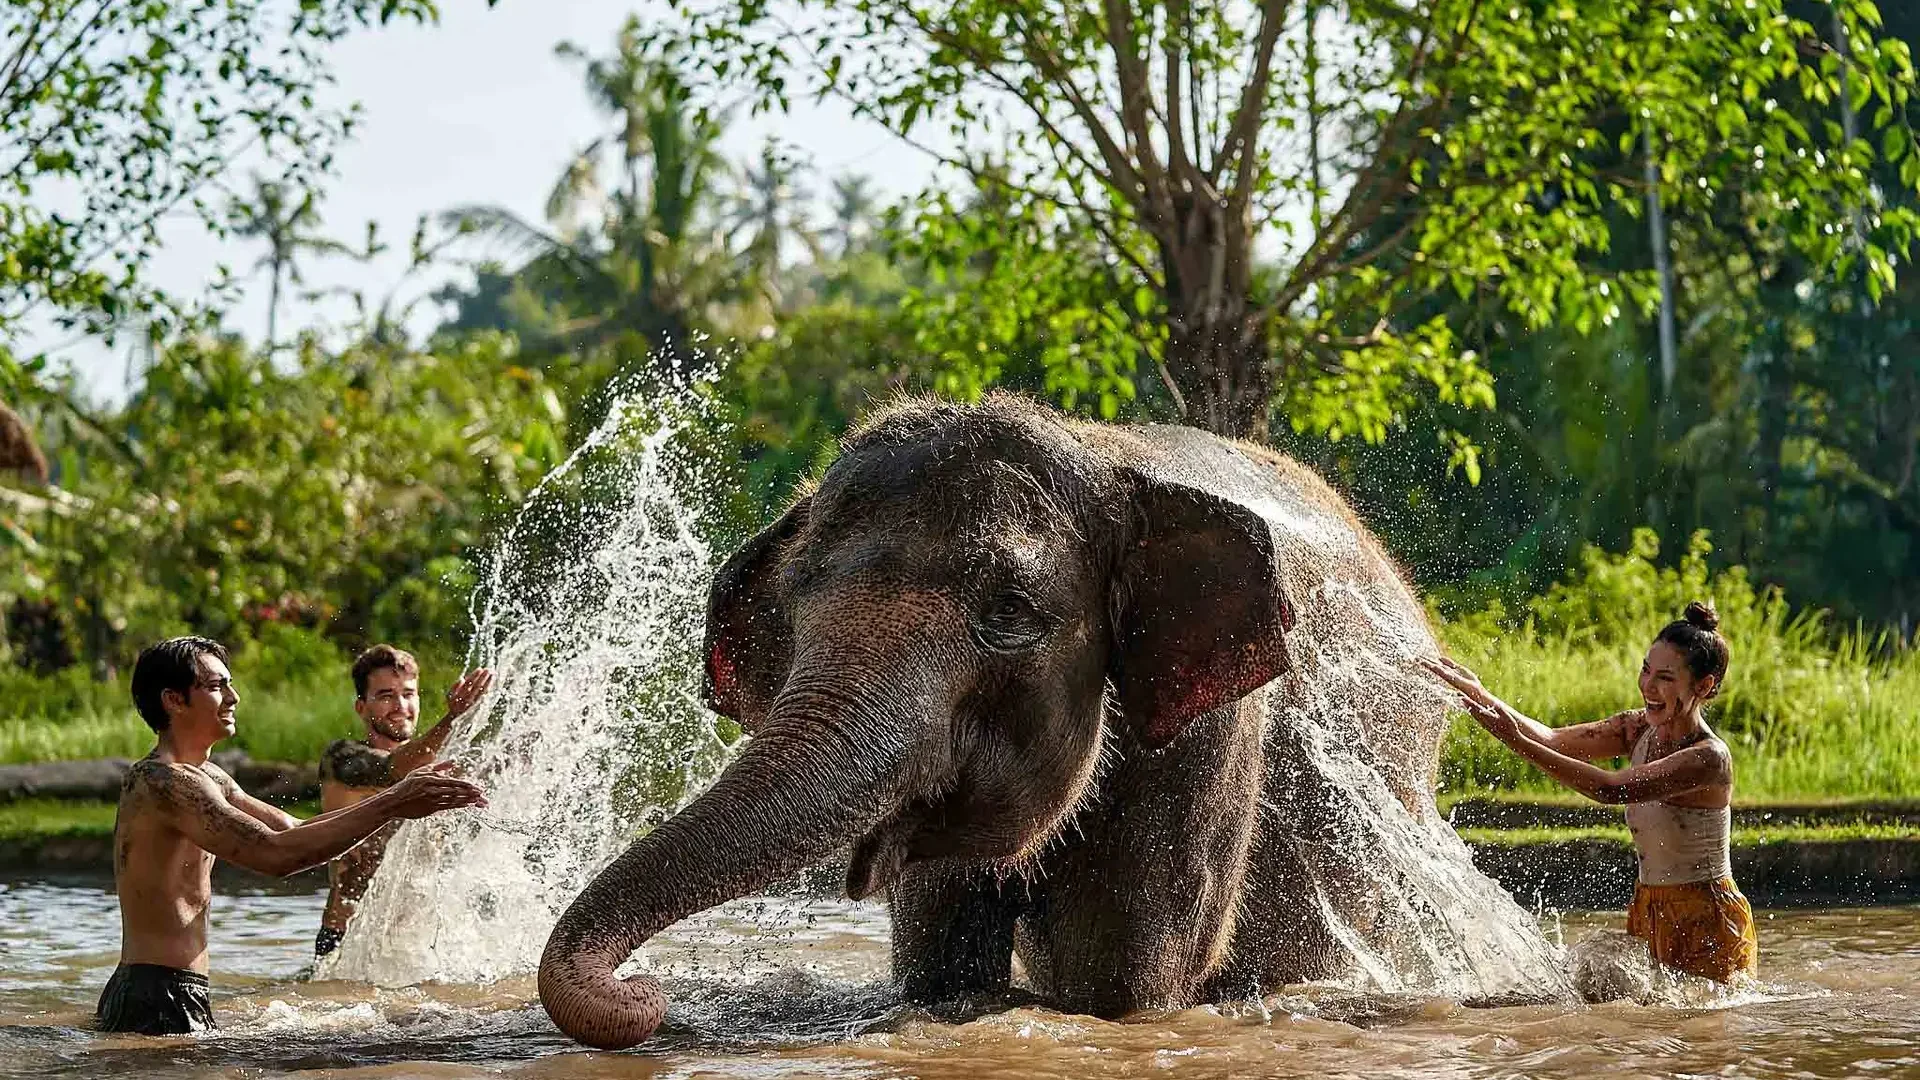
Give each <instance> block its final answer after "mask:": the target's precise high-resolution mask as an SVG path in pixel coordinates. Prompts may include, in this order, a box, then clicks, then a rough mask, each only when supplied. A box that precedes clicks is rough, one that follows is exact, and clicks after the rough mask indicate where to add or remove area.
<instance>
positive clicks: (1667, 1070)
mask: <svg viewBox="0 0 1920 1080" xmlns="http://www.w3.org/2000/svg"><path fill="white" fill-rule="evenodd" d="M321 899H322V898H321V897H320V896H318V895H295V896H273V895H250V896H232V897H222V898H220V900H219V901H218V902H217V903H216V906H215V909H214V910H215V918H214V927H213V936H214V941H215V947H216V952H215V964H216V971H215V975H214V990H215V1013H216V1015H217V1017H218V1019H219V1021H220V1024H221V1029H220V1031H219V1032H218V1033H216V1034H213V1035H208V1036H202V1037H190V1038H179V1039H147V1038H141V1037H138V1036H104V1035H98V1034H94V1033H92V1032H90V1031H88V1030H87V1023H88V1020H89V1018H90V1016H91V1011H92V1007H93V1002H94V999H95V996H96V995H97V994H98V992H99V988H100V986H101V984H102V983H103V982H104V981H105V980H106V977H107V974H108V972H109V971H110V970H111V968H112V966H113V961H114V954H115V950H116V948H117V944H118V943H117V932H118V931H117V925H118V924H117V920H116V913H115V910H114V906H113V898H112V897H111V896H109V895H108V894H107V893H106V892H104V891H103V890H101V889H99V888H82V887H73V886H55V885H44V884H12V885H6V886H0V1075H8V1076H30V1077H67V1076H74V1077H78V1076H86V1077H93V1076H139V1077H156V1078H186V1077H195V1078H200V1077H236V1078H237V1077H247V1078H264V1077H283V1076H292V1075H299V1076H303V1077H368V1078H372V1077H467V1076H494V1077H515V1078H520V1077H524V1078H549V1077H551V1078H581V1080H589V1078H591V1080H611V1078H627V1077H655V1076H659V1077H699V1076H745V1077H787V1076H843V1077H910V1076H911V1077H928V1078H946V1077H951V1078H956V1080H991V1078H996V1077H1048V1076H1058V1077H1071V1078H1073V1080H1088V1078H1094V1077H1108V1076H1116V1077H1118V1076H1148V1075H1156V1076H1157V1075H1163V1074H1167V1073H1171V1074H1174V1075H1179V1076H1250V1075H1260V1076H1303V1077H1306V1076H1311V1077H1316V1078H1331V1077H1347V1076H1351V1077H1367V1078H1391V1077H1422V1078H1425V1077H1512V1076H1526V1077H1585V1076H1590V1075H1595V1074H1597V1073H1599V1072H1601V1071H1602V1070H1605V1071H1606V1072H1607V1074H1608V1075H1610V1076H1623V1077H1633V1076H1646V1077H1655V1076H1659V1077H1667V1076H1674V1075H1686V1074H1691V1075H1696V1076H1698V1075H1711V1076H1738V1077H1767V1078H1773V1077H1779V1078H1789V1077H1796V1078H1797V1077H1840V1076H1861V1077H1903V1076H1920V909H1915V908H1862V909H1836V910H1827V911H1793V912H1772V913H1762V915H1761V919H1762V922H1761V943H1762V950H1763V964H1762V975H1763V977H1764V980H1763V983H1762V984H1761V985H1760V986H1759V987H1757V988H1751V989H1748V990H1745V991H1742V992H1739V993H1735V994H1732V995H1712V994H1704V993H1701V992H1700V988H1698V987H1695V988H1685V987H1682V988H1678V989H1672V988H1670V989H1667V990H1664V991H1661V992H1660V993H1659V994H1657V995H1656V997H1661V998H1663V999H1664V1001H1665V1003H1664V1004H1630V1003H1624V1002H1622V1003H1615V1004H1609V1005H1600V1006H1592V1007H1558V1006H1554V1007H1548V1006H1525V1007H1510V1008H1467V1007H1463V1006H1461V1005H1459V1004H1458V1003H1455V1002H1451V1001H1446V1000H1438V999H1422V998H1415V997H1383V996H1378V995H1375V996H1363V995H1353V994H1347V993H1343V992H1341V991H1339V990H1338V989H1336V988H1330V987H1302V988H1296V989H1295V990H1294V991H1293V992H1291V993H1286V994H1280V995H1275V996H1274V997H1271V998H1269V999H1267V1000H1266V1001H1265V1002H1263V1003H1257V1004H1255V1003H1249V1004H1245V1005H1237V1006H1233V1007H1223V1008H1208V1009H1193V1010H1188V1011H1185V1012H1179V1013H1172V1014H1163V1015H1155V1016H1149V1017H1142V1018H1136V1019H1134V1020H1132V1021H1130V1022H1127V1023H1107V1022H1102V1021H1097V1020H1092V1019H1088V1018H1085V1017H1079V1016H1063V1015H1061V1014H1058V1013H1055V1012H1052V1011H1049V1010H1046V1009H1041V1008H1035V1007H1031V1006H1023V1005H1021V1004H1019V1003H1017V1002H1016V1003H1012V1004H1010V1005H1009V1004H1007V1003H995V1005H994V1007H992V1008H991V1009H984V1010H982V1011H981V1012H980V1014H979V1015H976V1016H973V1017H971V1018H969V1017H967V1016H941V1017H935V1016H930V1015H928V1014H926V1013H925V1012H923V1011H920V1010H918V1009H915V1008H911V1007H907V1006H904V1005H902V1004H901V1003H900V1002H899V1001H898V1000H897V998H896V997H895V995H894V994H893V992H892V991H891V989H890V988H889V987H888V986H887V985H886V984H885V973H886V934H887V919H886V913H885V910H884V909H883V908H880V907H878V906H875V905H871V904H849V903H845V902H839V901H823V900H809V899H802V898H777V899H750V900H745V901H739V902H736V903H734V904H730V905H727V906H726V907H725V908H722V909H719V910H717V911H716V912H712V913H709V914H708V915H706V916H703V917H701V918H699V919H695V920H690V921H688V922H687V923H683V924H682V925H680V926H678V927H675V928H674V929H673V930H672V931H670V932H669V933H667V934H665V935H662V937H661V938H660V939H659V940H658V941H657V942H656V943H655V944H654V945H652V946H650V947H649V950H648V961H647V962H648V964H649V966H651V967H652V968H653V969H654V970H655V971H656V972H658V973H660V974H662V975H664V976H665V977H666V980H667V984H668V986H669V988H670V990H671V991H672V992H673V994H674V1006H673V1009H672V1010H671V1011H670V1013H669V1016H668V1023H667V1026H666V1027H665V1028H663V1030H662V1033H661V1036H660V1037H659V1038H658V1039H657V1040H656V1041H655V1042H654V1043H653V1044H651V1045H650V1046H649V1047H648V1048H647V1050H646V1051H645V1052H643V1053H628V1054H598V1053H588V1052H583V1051H581V1050H579V1049H578V1048H577V1047H574V1046H573V1045H571V1044H569V1043H568V1042H567V1041H566V1040H565V1039H563V1038H562V1037H561V1036H560V1035H559V1034H558V1033H557V1032H556V1031H555V1030H554V1029H553V1027H552V1025H550V1024H549V1023H548V1022H547V1019H546V1017H545V1015H544V1014H543V1013H542V1012H541V1011H540V1008H539V1006H538V1004H537V1003H536V1002H535V1001H534V1000H533V987H532V985H531V981H530V980H527V979H509V980H505V981H501V982H498V983H494V984H492V985H489V986H445V985H430V986H425V987H418V988H408V989H397V990H387V989H377V988H375V987H372V986H368V985H365V984H360V983H348V982H322V983H314V982H308V981H305V980H304V978H303V971H302V969H303V968H304V967H305V966H306V963H307V958H308V955H309V954H308V952H307V950H308V949H309V948H310V947H311V942H312V934H313V927H314V926H315V924H316V921H317V920H318V918H319V913H320V905H321ZM1548 925H1549V927H1550V928H1551V927H1554V926H1556V925H1557V926H1558V928H1559V933H1560V934H1561V935H1562V936H1563V939H1564V941H1565V942H1566V943H1567V944H1568V945H1569V946H1571V948H1570V949H1569V951H1570V953H1573V954H1575V955H1578V954H1580V953H1582V952H1583V951H1584V952H1587V953H1593V952H1595V951H1600V952H1608V951H1612V950H1613V944H1614V943H1613V942H1612V941H1611V939H1609V938H1607V937H1604V936H1602V935H1610V934H1613V933H1615V932H1616V931H1617V928H1618V926H1619V925H1620V917H1619V916H1618V915H1617V914H1597V915H1579V916H1569V917H1567V918H1565V919H1564V920H1560V921H1558V922H1557V923H1556V922H1555V921H1554V920H1551V919H1550V920H1548ZM1582 942H1584V943H1585V944H1584V945H1583V944H1581V943H1582ZM1595 946H1600V948H1599V949H1598V950H1596V949H1595Z"/></svg>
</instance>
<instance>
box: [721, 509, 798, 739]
mask: <svg viewBox="0 0 1920 1080" xmlns="http://www.w3.org/2000/svg"><path fill="white" fill-rule="evenodd" d="M807 509H808V500H806V499H802V500H800V501H799V502H797V503H795V504H794V505H793V507H792V508H791V509H789V510H788V511H787V512H786V513H785V514H783V515H781V517H780V520H779V521H776V522H774V523H773V524H772V525H769V526H767V527H766V528H765V529H763V530H761V532H760V533H759V534H758V535H756V536H755V537H754V538H753V539H751V540H749V541H747V543H746V545H745V546H743V547H742V548H741V549H740V550H739V551H736V552H734V553H733V556H732V557H731V558H729V559H728V560H727V561H726V562H725V563H724V564H722V565H721V567H720V572H719V573H718V574H716V575H714V579H713V591H712V592H711V593H709V594H708V596H707V641H706V652H707V662H706V695H707V705H708V707H709V708H711V709H713V711H714V712H717V713H719V714H720V715H722V716H729V717H732V718H733V719H735V720H738V721H739V722H740V726H742V727H744V728H746V729H747V730H748V731H752V730H753V729H754V728H755V727H757V726H759V723H760V721H761V719H762V718H764V717H765V716H766V715H767V710H768V709H769V708H771V707H772V705H773V697H774V695H775V694H777V693H779V692H780V686H781V684H783V683H784V682H786V679H787V666H788V664H789V663H790V662H791V661H792V659H793V628H792V626H791V625H790V624H789V623H788V621H787V614H786V612H784V611H782V610H781V609H780V604H779V601H778V599H777V596H778V593H777V591H776V590H775V589H774V583H773V580H772V576H771V575H772V573H773V571H774V568H775V566H776V565H777V560H778V556H779V554H780V549H781V547H782V546H784V545H785V544H786V542H787V541H788V540H791V539H792V538H793V536H794V534H795V533H797V532H799V530H800V526H801V525H803V524H804V523H805V522H806V520H807Z"/></svg>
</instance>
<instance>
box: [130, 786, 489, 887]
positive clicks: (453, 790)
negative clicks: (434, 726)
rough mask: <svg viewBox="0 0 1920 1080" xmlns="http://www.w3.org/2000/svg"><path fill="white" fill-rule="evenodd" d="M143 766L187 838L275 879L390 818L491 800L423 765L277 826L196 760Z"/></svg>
mask: <svg viewBox="0 0 1920 1080" xmlns="http://www.w3.org/2000/svg"><path fill="white" fill-rule="evenodd" d="M139 768H140V773H141V775H140V777H139V782H140V783H141V784H142V785H143V786H145V787H146V789H147V790H148V791H149V792H151V793H152V796H153V799H154V803H155V805H156V806H157V807H158V809H159V810H160V812H161V813H163V814H165V815H166V816H167V819H168V823H169V824H171V825H172V826H173V827H175V828H177V829H179V830H180V832H181V833H182V834H183V835H185V836H186V837H187V839H189V840H192V841H193V842H194V843H195V844H198V845H199V846H200V847H201V848H202V849H204V850H206V851H208V852H211V853H212V854H213V855H215V856H216V857H218V858H222V859H226V860H227V861H228V862H231V863H235V864H237V865H240V866H244V867H246V868H247V869H249V870H254V871H257V872H259V873H263V874H272V875H274V876H276V877H285V876H287V875H289V874H295V873H298V872H300V871H301V870H305V869H306V868H307V867H309V866H317V865H319V864H320V863H323V862H326V861H327V860H329V859H332V858H334V857H336V856H338V855H339V854H341V853H342V852H344V851H346V850H347V849H348V848H351V847H353V846H354V845H355V844H358V843H359V842H360V841H362V840H364V839H366V838H367V837H368V836H370V835H372V834H373V833H374V831H375V830H377V829H379V828H380V826H382V825H385V824H386V823H387V822H389V821H393V820H396V819H400V818H421V817H426V816H427V815H428V814H434V813H438V812H439V811H441V810H451V809H453V808H455V807H460V806H485V805H486V796H485V795H484V794H483V793H482V792H481V790H480V787H479V785H477V784H475V783H473V782H472V781H470V780H465V779H462V778H461V777H457V776H454V775H452V774H451V772H450V771H448V770H446V769H442V768H435V769H426V770H421V771H418V772H416V773H414V774H413V775H412V776H409V777H407V778H406V779H404V780H402V781H401V782H400V783H397V784H395V785H394V786H393V787H391V788H388V789H387V790H385V791H383V792H381V793H380V794H378V795H375V796H373V797H371V798H368V799H363V800H361V801H360V802H357V803H355V804H354V805H352V806H350V807H347V808H346V809H344V810H341V811H339V812H337V813H333V814H327V815H325V816H324V817H320V818H314V819H312V820H310V821H305V822H301V823H300V824H298V825H295V826H293V827H292V828H289V829H282V830H278V831H276V830H274V829H271V828H269V827H268V826H267V825H266V824H265V823H264V822H261V821H259V820H258V819H256V818H254V817H253V816H252V815H250V814H248V813H246V812H245V811H243V810H241V809H240V808H239V807H236V806H234V805H233V804H232V803H230V802H228V801H227V799H226V798H225V797H224V796H223V794H222V792H221V790H220V787H219V785H218V784H217V783H216V782H215V781H214V779H213V777H211V776H208V775H207V774H206V773H204V772H202V771H200V770H199V769H196V768H194V767H193V766H190V765H168V764H161V763H158V762H155V763H151V764H145V763H143V766H141V767H139Z"/></svg>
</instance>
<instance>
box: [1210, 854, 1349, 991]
mask: <svg viewBox="0 0 1920 1080" xmlns="http://www.w3.org/2000/svg"><path fill="white" fill-rule="evenodd" d="M1341 957H1342V950H1341V948H1340V945H1339V942H1338V940H1337V939H1336V938H1335V937H1334V932H1333V924H1332V922H1331V921H1330V920H1329V917H1328V915H1327V911H1326V908H1325V907H1324V906H1323V905H1322V901H1321V898H1320V886H1319V883H1318V882H1316V881H1315V880H1314V877H1313V874H1312V872H1311V871H1310V870H1309V869H1308V867H1307V863H1306V860H1305V859H1304V858H1302V857H1301V854H1300V850H1299V848H1298V847H1297V845H1296V844H1295V842H1294V839H1293V837H1292V835H1291V834H1290V833H1289V831H1288V830H1286V829H1284V828H1282V827H1281V825H1280V823H1279V822H1277V821H1275V820H1274V819H1273V818H1272V817H1271V816H1268V817H1266V818H1264V819H1263V820H1262V821H1261V823H1260V827H1259V829H1258V830H1257V831H1256V833H1255V836H1254V841H1253V850H1252V851H1251V852H1250V853H1249V854H1248V857H1247V884H1246V889H1245V895H1244V897H1243V898H1242V900H1241V902H1240V915H1239V920H1238V922H1237V923H1236V925H1235V933H1234V942H1233V956H1232V959H1230V960H1229V961H1228V963H1227V965H1226V966H1225V967H1224V968H1223V969H1222V970H1221V971H1220V972H1219V973H1218V974H1217V975H1215V976H1214V978H1213V979H1212V980H1211V981H1210V982H1209V983H1208V985H1207V991H1206V997H1207V999H1208V1000H1210V1001H1232V1000H1236V999H1242V998H1247V997H1256V996H1260V995H1262V994H1265V993H1267V992H1269V991H1272V990H1274V989H1277V988H1278V987H1281V986H1287V985H1289V984H1293V983H1302V982H1309V981H1311V980H1314V979H1324V978H1328V977H1330V976H1333V975H1335V974H1338V972H1339V970H1340V968H1341V966H1342V965H1341Z"/></svg>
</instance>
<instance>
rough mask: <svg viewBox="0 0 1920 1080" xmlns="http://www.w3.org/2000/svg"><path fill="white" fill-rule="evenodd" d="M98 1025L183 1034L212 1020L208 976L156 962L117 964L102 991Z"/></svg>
mask: <svg viewBox="0 0 1920 1080" xmlns="http://www.w3.org/2000/svg"><path fill="white" fill-rule="evenodd" d="M94 1020H95V1022H96V1023H97V1024H98V1026H99V1028H100V1030H101V1031H129V1032H133V1033H134V1034H136V1035H186V1034H189V1033H191V1032H195V1031H205V1030H207V1029H208V1028H211V1027H212V1026H213V1003H212V1001H211V1000H210V998H209V995H208V992H207V977H206V976H205V975H202V974H200V973H199V972H197V971H182V970H180V969H179V968H170V967H163V966H161V965H159V964H121V965H120V966H119V967H117V968H114V969H113V977H112V978H110V979H108V980H107V988H106V989H105V990H102V991H101V992H100V1007H99V1008H98V1009H97V1010H95V1012H94Z"/></svg>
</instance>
